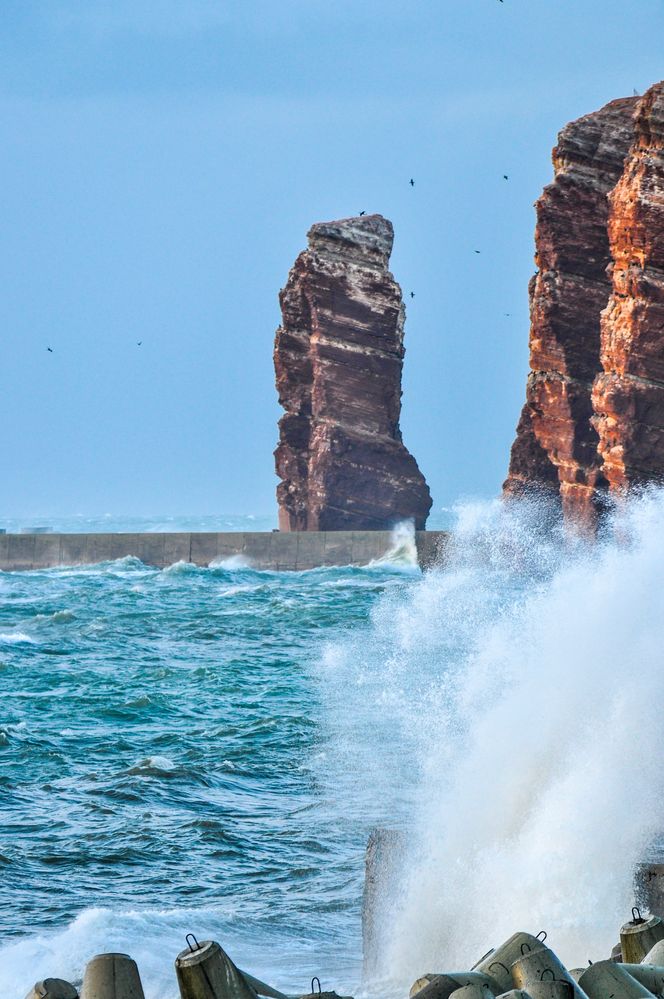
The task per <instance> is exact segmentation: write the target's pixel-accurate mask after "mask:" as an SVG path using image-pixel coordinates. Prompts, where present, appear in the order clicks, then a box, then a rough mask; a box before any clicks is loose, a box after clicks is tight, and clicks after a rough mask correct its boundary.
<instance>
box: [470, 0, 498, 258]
mask: <svg viewBox="0 0 664 999" xmlns="http://www.w3.org/2000/svg"><path fill="white" fill-rule="evenodd" d="M501 3H502V0H501ZM481 252H482V251H481V250H475V253H481Z"/></svg>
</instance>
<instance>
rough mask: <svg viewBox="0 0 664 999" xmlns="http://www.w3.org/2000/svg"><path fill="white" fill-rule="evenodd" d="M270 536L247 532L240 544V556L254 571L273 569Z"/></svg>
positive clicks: (263, 533)
mask: <svg viewBox="0 0 664 999" xmlns="http://www.w3.org/2000/svg"><path fill="white" fill-rule="evenodd" d="M272 537H273V536H272V534H269V533H266V532H258V531H251V532H249V531H247V532H246V533H245V535H244V539H243V542H242V555H243V557H244V558H246V559H247V561H248V562H249V563H250V565H251V566H252V568H254V569H273V568H274V566H275V559H274V557H273V551H272V544H273V543H272Z"/></svg>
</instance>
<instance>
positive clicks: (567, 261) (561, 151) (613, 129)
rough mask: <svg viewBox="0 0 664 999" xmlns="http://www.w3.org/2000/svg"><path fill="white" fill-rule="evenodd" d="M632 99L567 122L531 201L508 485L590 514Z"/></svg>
mask: <svg viewBox="0 0 664 999" xmlns="http://www.w3.org/2000/svg"><path fill="white" fill-rule="evenodd" d="M636 100H637V99H636V98H633V99H632V98H627V99H624V100H618V101H613V102H612V103H611V104H608V105H607V106H606V107H604V108H602V109H601V110H600V111H597V112H595V113H594V114H590V115H587V116H585V117H583V118H580V119H579V120H578V121H575V122H572V123H571V124H570V125H567V127H566V128H564V129H563V131H562V132H561V133H560V135H559V137H558V145H557V146H556V147H555V148H554V150H553V163H554V168H555V179H554V181H553V183H552V184H550V185H549V186H548V187H546V188H545V189H544V192H543V193H542V196H541V197H540V199H539V200H538V201H537V203H536V206H535V207H536V211H537V228H536V232H535V242H536V263H537V266H538V272H537V274H536V275H535V277H534V278H533V280H532V281H531V285H530V311H531V328H530V367H531V373H530V375H529V378H528V384H527V389H526V404H525V406H524V409H523V411H522V414H521V419H520V421H519V425H518V427H517V436H516V440H515V442H514V445H513V447H512V454H511V461H510V469H509V475H508V479H507V481H506V482H505V487H504V488H505V491H506V492H507V493H508V494H519V493H521V492H523V491H524V489H533V488H536V489H539V490H545V491H546V492H547V493H548V494H550V495H555V496H559V497H560V500H561V503H562V506H563V509H564V510H565V512H566V514H568V515H571V516H574V517H576V518H577V519H581V520H584V521H588V522H592V521H593V520H594V517H595V513H596V508H597V504H598V500H601V495H602V492H603V490H604V488H605V485H606V483H605V479H604V471H603V462H602V458H601V456H600V454H599V453H598V444H599V438H598V434H597V430H596V429H595V426H594V424H593V405H592V389H593V383H594V380H595V378H596V376H597V374H598V373H599V372H600V371H601V369H602V365H601V360H600V353H601V349H600V316H601V312H602V309H604V307H605V306H606V304H607V301H608V298H609V295H610V293H611V282H610V278H609V276H608V275H607V267H608V265H609V263H610V261H611V256H610V249H609V237H608V218H609V202H608V197H607V196H608V194H609V192H610V191H611V190H612V188H613V187H614V186H615V185H616V183H617V182H618V180H619V178H620V176H621V173H622V170H623V164H624V161H625V157H626V156H627V153H628V150H629V147H630V145H631V143H632V141H633V115H634V110H635V104H636Z"/></svg>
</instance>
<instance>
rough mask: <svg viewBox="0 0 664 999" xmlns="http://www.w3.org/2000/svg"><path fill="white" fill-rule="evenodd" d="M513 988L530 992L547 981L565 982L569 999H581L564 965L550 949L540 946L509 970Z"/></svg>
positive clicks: (580, 992)
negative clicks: (574, 998)
mask: <svg viewBox="0 0 664 999" xmlns="http://www.w3.org/2000/svg"><path fill="white" fill-rule="evenodd" d="M510 971H511V973H512V982H513V983H514V986H515V988H517V989H525V990H526V992H530V988H531V986H533V988H534V987H536V986H537V985H540V984H541V983H542V982H546V981H547V980H548V982H549V984H551V982H554V981H555V982H567V983H568V986H569V988H568V995H569V999H573V995H574V996H576V999H583V992H582V990H581V989H580V987H579V985H578V984H577V982H575V981H574V979H573V978H572V976H571V975H570V973H569V971H568V970H567V968H566V967H565V965H564V964H563V963H562V962H561V961H560V960H559V958H558V957H557V956H556V954H554V953H553V951H552V950H551V948H550V947H545V946H544V944H540V945H539V947H538V948H537V950H531V951H528V952H527V953H526V954H524V955H523V956H522V957H520V958H519V959H518V960H517V961H515V962H514V964H513V965H512V967H511V969H510Z"/></svg>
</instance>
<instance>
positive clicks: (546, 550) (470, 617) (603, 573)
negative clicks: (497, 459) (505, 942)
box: [322, 493, 664, 984]
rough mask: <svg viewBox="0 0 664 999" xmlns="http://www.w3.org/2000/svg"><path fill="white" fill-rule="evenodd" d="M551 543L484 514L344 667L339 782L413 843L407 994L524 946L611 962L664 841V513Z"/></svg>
mask: <svg viewBox="0 0 664 999" xmlns="http://www.w3.org/2000/svg"><path fill="white" fill-rule="evenodd" d="M541 524H542V511H541V510H538V508H537V507H536V506H535V507H530V506H519V505H515V504H511V505H510V506H508V507H505V506H503V505H502V504H500V503H495V504H491V505H489V506H476V507H474V508H473V507H466V508H465V509H463V510H462V511H460V515H459V522H458V525H457V528H456V530H455V541H454V544H453V546H452V547H451V548H450V550H449V552H448V560H447V564H446V566H445V568H444V569H441V570H439V571H435V572H432V573H430V574H429V575H427V576H426V577H424V579H423V580H422V582H421V584H420V585H418V586H416V587H412V588H410V590H408V591H407V592H400V593H395V592H390V593H388V594H386V595H385V596H384V598H383V599H382V601H381V602H380V604H379V605H378V607H377V609H376V610H375V612H374V614H373V620H372V626H371V628H370V629H369V631H368V632H367V633H366V634H365V635H364V636H363V637H358V636H357V635H356V636H353V637H351V638H349V639H347V640H345V641H343V642H341V643H338V644H336V645H334V646H332V647H330V648H329V649H328V650H327V654H326V656H325V660H324V663H323V666H322V677H323V684H322V687H323V691H324V695H325V696H326V698H327V709H328V718H329V719H330V721H329V724H330V725H331V727H332V733H331V735H332V738H331V740H330V752H328V757H327V763H328V765H329V766H330V769H331V773H330V776H329V779H330V780H331V781H333V782H334V784H335V785H337V787H341V789H343V783H344V781H346V782H347V783H348V785H349V794H348V796H345V797H344V806H345V807H351V808H352V809H353V815H352V818H353V819H354V821H355V822H356V823H357V829H358V834H359V830H360V828H361V826H362V822H364V824H365V827H366V823H367V822H371V821H373V823H374V824H376V825H388V826H391V827H393V828H394V827H395V826H396V827H400V828H401V829H403V830H404V831H405V834H406V836H405V838H406V842H407V845H406V848H405V856H404V857H403V862H402V864H401V865H400V866H401V871H402V874H401V876H400V877H399V880H398V883H394V884H393V885H392V888H391V892H390V898H389V899H387V900H384V902H385V903H386V904H385V905H384V906H383V909H384V910H386V911H388V912H389V913H390V918H389V932H388V933H387V935H386V936H384V937H383V948H382V954H381V955H380V956H381V965H382V971H383V972H384V973H385V974H386V975H388V976H389V977H390V978H392V979H393V980H398V981H399V982H400V983H402V984H403V983H409V982H410V981H412V980H413V979H414V978H415V977H416V976H417V975H418V974H421V973H423V972H425V971H437V970H445V969H448V970H449V969H453V968H464V967H466V968H467V967H469V966H470V965H471V964H472V963H474V961H476V960H478V959H479V957H480V956H481V955H482V954H484V953H485V952H486V950H487V949H488V948H489V947H490V946H493V945H497V944H498V943H499V942H500V941H501V940H502V939H504V938H506V937H508V936H509V935H510V934H511V933H513V932H514V931H516V930H519V929H523V930H532V931H533V932H536V931H537V930H539V929H541V928H542V927H544V928H546V929H547V930H548V932H549V938H550V940H551V945H552V946H553V947H554V948H555V949H556V950H557V951H558V952H559V953H560V954H561V956H562V957H563V958H564V959H565V960H566V961H567V962H568V964H571V963H585V961H586V959H587V958H588V957H592V958H593V959H598V958H600V957H606V956H608V953H609V952H610V948H611V946H612V944H613V943H614V942H615V938H616V934H617V930H618V928H619V926H620V924H621V923H622V922H623V921H624V920H625V918H626V917H627V916H628V914H629V907H630V906H631V904H632V902H633V898H632V892H633V888H632V875H633V867H634V865H635V864H636V863H637V862H638V860H639V859H641V858H642V857H643V856H644V854H646V853H647V852H648V850H649V848H650V847H651V846H652V844H653V842H654V841H655V840H656V839H657V837H658V834H659V833H660V832H661V831H662V830H663V829H664V763H663V762H662V761H663V760H664V753H663V751H664V730H663V727H662V725H661V705H662V704H663V703H664V668H663V667H664V653H663V651H662V650H663V649H664V587H663V586H662V574H663V566H664V495H662V494H661V493H660V494H654V493H651V494H650V495H648V496H646V497H644V498H642V499H640V500H635V501H633V502H632V503H631V504H630V505H629V507H628V508H627V509H625V510H623V512H622V513H621V515H620V517H619V518H617V519H616V520H615V522H614V524H613V528H614V531H613V535H612V540H605V541H602V542H601V543H598V544H597V545H594V546H585V545H584V544H583V543H582V542H581V541H579V540H578V539H577V540H576V541H570V540H569V539H565V538H563V537H562V536H561V535H559V534H556V532H555V530H554V531H551V530H550V529H548V528H547V529H541ZM366 705H369V706H370V707H369V708H367V707H366ZM367 712H369V714H370V718H368V717H367ZM335 763H336V766H335ZM358 772H359V774H360V781H359V783H360V784H361V786H362V788H363V789H364V790H363V793H362V796H361V800H359V799H358V800H356V801H355V803H354V804H351V805H350V806H349V801H351V799H352V798H353V795H352V794H351V793H350V783H351V781H354V782H356V783H357V774H358ZM350 775H352V777H351V776H350Z"/></svg>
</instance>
